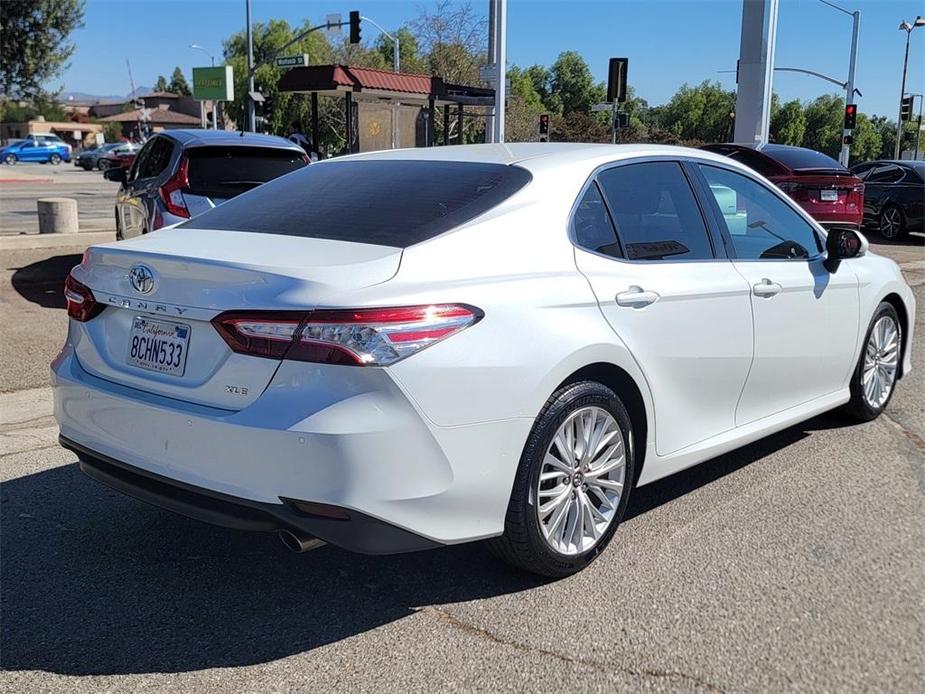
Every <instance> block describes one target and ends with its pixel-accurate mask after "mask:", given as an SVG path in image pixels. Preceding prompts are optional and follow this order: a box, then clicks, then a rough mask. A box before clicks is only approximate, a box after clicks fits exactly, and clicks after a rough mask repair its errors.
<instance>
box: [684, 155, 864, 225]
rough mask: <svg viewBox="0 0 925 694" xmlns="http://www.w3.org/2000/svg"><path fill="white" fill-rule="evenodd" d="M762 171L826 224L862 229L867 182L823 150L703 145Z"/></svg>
mask: <svg viewBox="0 0 925 694" xmlns="http://www.w3.org/2000/svg"><path fill="white" fill-rule="evenodd" d="M702 149H705V150H707V151H710V152H716V153H718V154H725V155H726V156H727V157H729V158H730V159H735V160H736V161H738V162H740V163H742V164H745V166H747V167H749V168H750V169H753V170H755V171H757V172H758V173H760V174H761V175H762V176H764V177H765V178H767V179H768V180H769V181H771V182H772V183H774V184H775V185H776V186H777V187H778V188H780V189H781V190H782V191H784V192H785V193H787V195H789V196H790V197H791V198H793V199H794V200H795V201H796V203H797V204H798V205H799V206H800V207H802V208H803V209H804V210H806V211H807V212H809V214H810V216H811V217H812V218H813V219H815V220H816V221H817V222H819V223H820V224H821V225H822V226H823V227H826V228H829V227H850V228H852V229H858V230H860V228H861V222H862V221H863V217H864V183H863V181H861V179H860V178H858V177H857V176H855V175H854V174H853V173H851V172H850V171H849V170H848V169H846V168H845V167H844V166H842V165H841V164H839V163H838V162H837V161H835V160H834V159H832V158H831V157H829V156H826V155H825V154H822V153H821V152H817V151H815V150H813V149H806V148H805V147H790V146H789V145H770V144H769V145H759V146H757V147H753V146H749V145H736V144H716V145H704V146H703V147H702Z"/></svg>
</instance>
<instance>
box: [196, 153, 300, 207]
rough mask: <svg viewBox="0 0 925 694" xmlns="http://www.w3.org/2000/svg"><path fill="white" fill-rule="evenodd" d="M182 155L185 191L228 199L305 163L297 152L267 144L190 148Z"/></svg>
mask: <svg viewBox="0 0 925 694" xmlns="http://www.w3.org/2000/svg"><path fill="white" fill-rule="evenodd" d="M186 156H187V157H188V159H189V167H188V169H187V178H188V179H189V191H190V192H191V193H193V194H195V195H206V196H208V197H217V198H232V197H234V196H235V195H239V194H241V193H243V192H245V191H248V190H250V189H251V188H256V187H257V186H259V185H262V184H264V183H266V182H267V181H272V180H273V179H274V178H279V177H280V176H282V175H283V174H287V173H290V172H292V171H295V170H296V169H301V168H302V167H303V166H305V164H306V162H305V160H304V158H303V155H302V153H301V152H296V151H294V150H290V149H273V148H270V147H242V146H234V147H193V148H191V149H189V150H187V152H186Z"/></svg>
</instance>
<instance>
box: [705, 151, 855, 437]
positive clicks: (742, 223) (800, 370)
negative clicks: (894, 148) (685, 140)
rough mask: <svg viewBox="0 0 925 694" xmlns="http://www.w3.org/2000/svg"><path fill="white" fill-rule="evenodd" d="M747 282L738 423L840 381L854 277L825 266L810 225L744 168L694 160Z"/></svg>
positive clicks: (850, 356) (850, 340)
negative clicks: (748, 337)
mask: <svg viewBox="0 0 925 694" xmlns="http://www.w3.org/2000/svg"><path fill="white" fill-rule="evenodd" d="M699 169H700V171H701V173H702V174H703V176H704V178H705V179H706V183H707V185H708V186H709V189H710V191H711V192H712V193H713V196H714V198H715V200H716V203H717V207H718V208H719V209H718V210H717V218H718V219H722V222H723V224H724V225H725V232H726V233H727V237H726V238H727V240H728V242H729V244H730V245H731V247H732V249H733V252H734V255H735V259H734V260H733V264H734V266H735V269H736V270H737V271H738V272H740V273H741V274H742V276H743V277H744V278H745V280H746V281H747V283H748V286H749V288H750V290H751V303H752V310H753V312H754V317H755V359H754V363H753V364H752V368H751V371H750V373H749V376H748V382H747V383H746V385H745V390H744V391H743V392H742V398H741V400H740V401H739V406H738V409H737V412H736V424H737V425H743V424H748V423H750V422H754V421H756V420H758V419H761V418H762V417H767V416H769V415H773V414H776V413H778V412H782V411H783V410H786V409H788V408H791V407H795V406H797V405H800V404H802V403H805V402H809V401H811V400H814V399H816V398H819V397H822V396H824V395H829V394H831V393H834V392H836V391H838V390H840V389H843V388H845V387H846V384H847V381H848V378H849V376H850V374H851V371H852V369H853V368H854V366H855V364H856V362H857V356H858V347H857V344H856V343H857V336H858V320H859V315H858V314H859V308H858V279H857V276H856V275H855V274H854V272H853V271H852V270H851V268H850V267H849V266H848V264H847V263H842V264H841V267H840V268H839V270H838V271H837V272H835V273H832V272H829V271H828V270H827V269H826V268H825V267H824V266H823V261H824V255H823V249H824V244H823V240H822V238H821V236H820V234H819V233H818V232H817V231H816V230H815V228H814V227H813V225H812V224H811V223H810V222H809V221H807V220H806V219H805V218H804V217H803V213H802V212H798V211H797V210H796V209H795V207H794V206H793V205H791V204H790V202H789V201H787V200H786V199H785V198H784V197H783V196H782V195H780V194H778V193H777V192H775V191H773V190H771V189H770V188H768V187H766V186H765V185H764V184H763V183H761V182H759V181H757V180H755V179H753V178H751V177H748V176H746V175H744V174H740V173H737V172H735V171H731V170H729V169H726V168H721V167H718V166H712V165H703V164H702V165H699Z"/></svg>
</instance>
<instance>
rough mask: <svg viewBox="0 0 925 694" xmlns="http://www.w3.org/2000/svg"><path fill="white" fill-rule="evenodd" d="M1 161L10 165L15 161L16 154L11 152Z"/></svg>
mask: <svg viewBox="0 0 925 694" xmlns="http://www.w3.org/2000/svg"><path fill="white" fill-rule="evenodd" d="M3 161H5V162H6V163H7V164H9V165H10V166H12V165H13V164H15V163H16V156H15V155H13V154H7V155H6V157H5V158H4V160H3Z"/></svg>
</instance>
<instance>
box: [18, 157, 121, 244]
mask: <svg viewBox="0 0 925 694" xmlns="http://www.w3.org/2000/svg"><path fill="white" fill-rule="evenodd" d="M118 189H119V184H118V183H113V182H112V181H107V180H106V179H104V178H103V174H102V173H100V172H99V171H84V170H83V169H80V168H77V167H76V166H74V164H73V163H69V164H59V165H58V166H52V165H51V164H30V163H19V164H17V165H15V166H6V165H3V166H0V235H11V234H37V233H38V231H39V221H38V213H37V211H36V200H38V199H39V198H73V199H75V200H77V211H78V222H79V224H80V230H81V231H103V230H106V231H108V230H114V229H115V218H114V211H113V204H114V202H115V197H116V191H117V190H118Z"/></svg>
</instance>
